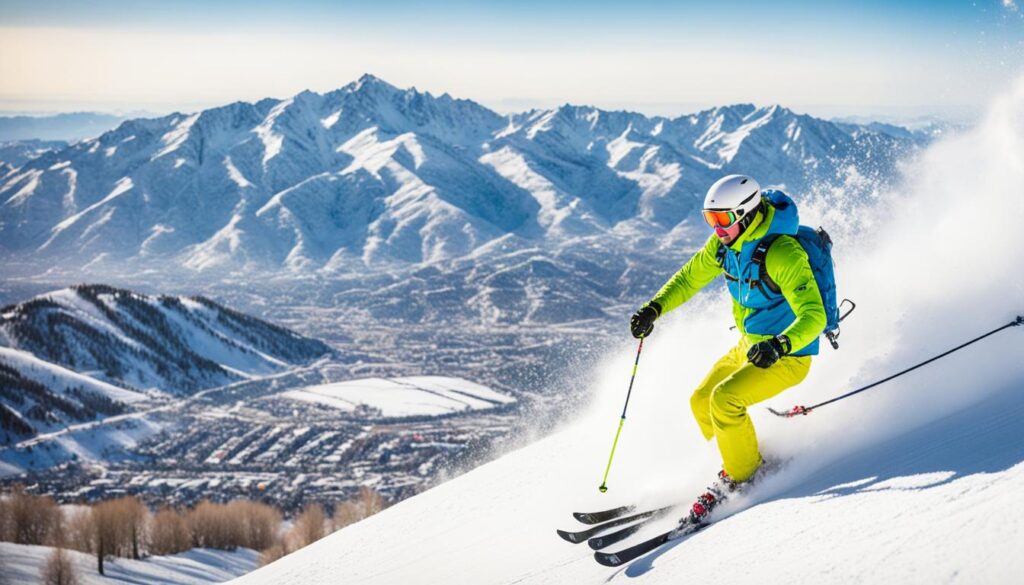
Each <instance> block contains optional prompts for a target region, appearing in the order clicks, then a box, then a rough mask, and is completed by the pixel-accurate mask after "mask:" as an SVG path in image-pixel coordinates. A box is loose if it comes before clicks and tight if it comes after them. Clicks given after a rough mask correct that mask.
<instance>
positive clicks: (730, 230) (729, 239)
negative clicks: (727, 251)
mask: <svg viewBox="0 0 1024 585" xmlns="http://www.w3.org/2000/svg"><path fill="white" fill-rule="evenodd" d="M715 235H716V236H718V241H719V242H722V243H723V244H725V245H726V246H728V245H729V244H731V243H733V242H735V241H736V238H738V237H740V222H738V221H737V222H734V223H733V224H732V225H731V226H729V227H727V228H724V227H715Z"/></svg>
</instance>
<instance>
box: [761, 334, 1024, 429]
mask: <svg viewBox="0 0 1024 585" xmlns="http://www.w3.org/2000/svg"><path fill="white" fill-rule="evenodd" d="M1020 325H1024V315H1018V316H1017V318H1016V319H1014V320H1013V321H1010V322H1009V323H1007V324H1006V325H1003V326H1002V327H997V328H995V329H993V330H992V331H989V332H988V333H985V334H983V335H979V336H978V337H975V338H974V339H972V340H970V341H967V342H964V343H961V344H960V345H958V346H956V347H954V348H953V349H950V350H947V351H944V352H942V353H940V354H939V355H937V356H934V357H931V358H928V359H926V360H925V361H923V362H921V363H919V364H916V365H913V366H911V367H909V368H907V369H905V370H903V371H901V372H896V373H895V374H893V375H891V376H889V377H887V378H882V379H881V380H879V381H877V382H872V383H871V384H868V385H867V386H863V387H861V388H857V389H856V390H851V391H850V392H847V393H846V394H843V395H841V396H836V397H835V398H832V399H830V400H826V401H825V402H820V403H818V404H815V405H813V406H794V407H793V408H791V409H789V410H781V411H780V410H775V409H774V408H771V407H769V408H768V410H769V411H770V412H771V413H772V414H774V415H775V416H781V417H782V418H793V417H794V416H799V415H801V414H802V415H805V416H806V415H808V414H810V413H811V411H812V410H814V409H816V408H820V407H822V406H825V405H826V404H832V403H833V402H839V401H840V400H843V399H844V398H849V397H850V396H853V395H854V394H860V393H861V392H863V391H865V390H869V389H871V388H874V387H875V386H878V385H879V384H884V383H886V382H888V381H889V380H893V379H896V378H899V377H900V376H902V375H903V374H907V373H909V372H912V371H914V370H916V369H917V368H920V367H922V366H925V365H928V364H930V363H932V362H934V361H935V360H938V359H941V358H944V357H946V356H947V355H949V354H951V353H953V352H955V351H958V350H961V349H963V348H965V347H967V346H968V345H971V344H972V343H977V342H979V341H981V340H982V339H985V338H986V337H988V336H989V335H995V334H996V333H999V332H1000V331H1002V330H1003V329H1009V328H1010V327H1017V326H1020Z"/></svg>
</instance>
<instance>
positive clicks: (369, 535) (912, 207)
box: [234, 83, 1024, 585]
mask: <svg viewBox="0 0 1024 585" xmlns="http://www.w3.org/2000/svg"><path fill="white" fill-rule="evenodd" d="M719 142H722V140H719ZM1021 160H1024V83H1022V84H1019V85H1017V86H1016V87H1014V88H1013V90H1012V91H1011V92H1009V94H1008V95H1006V96H1004V97H1002V98H1001V99H999V100H997V101H996V102H995V103H994V104H993V105H992V107H991V109H990V112H989V114H988V116H987V117H986V119H985V120H984V121H983V122H982V123H981V124H980V126H979V127H978V128H977V129H975V130H974V131H972V132H970V133H968V134H965V135H964V136H961V137H957V138H952V139H946V140H943V141H941V142H939V143H937V144H935V145H934V146H932V147H930V148H929V149H928V151H927V152H925V153H924V155H923V156H922V157H921V158H920V160H917V161H913V162H912V163H911V167H910V169H909V172H908V177H909V178H910V180H909V181H907V182H906V184H903V185H900V186H899V188H898V189H897V190H895V191H894V192H892V193H885V194H884V195H885V196H884V197H881V198H879V199H878V200H877V201H865V202H861V204H860V205H859V206H851V205H847V206H845V207H843V208H840V207H838V206H833V207H815V206H805V207H804V208H802V209H801V213H802V216H803V220H804V223H809V224H811V225H817V224H818V223H822V224H824V225H827V226H829V227H830V229H831V230H832V231H833V236H834V239H835V241H836V242H837V249H836V255H837V258H838V263H839V267H840V268H839V286H840V291H841V294H843V295H844V296H849V297H851V298H853V299H855V300H856V301H857V302H858V305H859V308H858V309H857V311H856V312H855V313H854V315H853V316H852V317H851V318H850V320H849V321H848V322H847V323H846V324H845V325H844V328H843V329H844V332H843V335H842V337H841V343H842V348H841V349H840V350H839V352H835V353H833V352H832V351H831V350H830V349H824V350H823V352H824V353H823V354H822V355H821V356H819V357H818V358H816V359H815V364H814V367H813V368H812V370H811V373H810V375H809V376H808V378H807V380H805V382H804V383H802V384H801V385H800V386H799V387H797V388H795V389H792V390H790V391H788V392H786V393H785V394H783V395H781V396H779V397H776V398H774V399H772V400H770V401H769V404H771V405H773V406H776V407H788V406H791V405H793V404H795V403H803V404H810V403H814V402H816V401H820V400H823V399H826V398H829V397H831V396H834V395H836V394H838V393H840V392H841V391H843V390H844V389H847V388H849V387H853V386H857V385H861V384H864V383H867V382H870V381H873V380H876V379H878V378H880V377H882V376H885V375H887V374H889V373H892V372H894V371H896V370H899V369H901V368H903V367H905V366H907V365H910V364H912V363H915V362H918V361H921V360H923V359H925V358H926V357H930V356H931V355H934V354H935V353H938V352H939V351H942V350H945V349H948V348H949V347H952V346H954V345H956V344H958V343H960V342H961V341H963V340H966V339H969V338H971V337H973V336H975V335H977V334H979V333H982V332H984V331H986V330H988V329H992V328H995V327H997V326H999V325H1002V324H1004V323H1007V322H1009V321H1011V320H1012V319H1013V318H1014V317H1015V316H1016V315H1019V314H1021V313H1024V305H1022V303H1024V300H1022V299H1024V274H1022V273H1021V272H1020V271H1018V270H1012V269H1011V270H1007V267H1014V266H1019V265H1021V264H1022V263H1024V248H1022V246H1021V245H1020V244H1021V242H1020V235H1019V226H1020V225H1021V223H1022V222H1024V206H1021V205H1020V201H1019V197H1018V195H1017V191H1018V189H1017V185H1019V184H1021V182H1022V181H1024V167H1022V166H1021V165H1020V161H1021ZM965 194H969V196H965ZM979 208H983V209H999V210H1001V213H999V214H989V215H988V216H987V218H988V222H987V223H986V225H985V226H983V228H982V229H983V230H984V234H983V237H984V242H985V245H986V246H988V247H989V248H990V249H991V250H998V251H999V252H998V253H995V254H990V253H985V252H984V251H981V252H979V247H978V246H977V245H976V244H977V237H976V236H975V234H973V233H971V234H967V233H965V232H964V229H965V224H964V221H965V218H970V217H973V215H972V214H973V213H974V212H975V211H976V210H977V209H979ZM908 215H912V221H909V220H908V221H899V219H902V218H906V217H907V216H908ZM966 227H967V228H971V227H974V225H973V224H970V225H967V226H966ZM922 246H926V247H927V250H928V252H929V253H927V254H921V253H919V252H920V250H921V247H922ZM727 315H728V300H727V299H726V298H723V296H722V294H721V293H720V292H719V293H717V294H709V295H703V296H702V297H699V298H698V299H696V300H694V301H692V303H691V304H690V305H688V306H687V307H685V308H684V309H681V310H679V311H677V312H676V313H675V314H673V315H671V316H669V317H666V318H663V320H662V321H661V322H659V324H658V327H657V328H656V330H655V332H654V335H653V337H652V338H651V340H650V342H649V348H648V349H645V353H644V358H643V361H642V362H641V364H640V369H639V374H638V380H637V387H636V388H635V389H634V394H633V402H632V403H631V406H630V417H629V420H628V422H627V424H626V427H625V430H624V432H623V438H622V442H620V444H619V450H618V452H617V454H616V460H615V466H614V467H613V469H612V475H611V478H610V480H609V486H610V488H611V489H610V490H609V492H608V493H607V494H604V495H601V494H599V493H598V492H597V490H596V486H597V484H598V483H599V482H600V473H601V471H602V470H603V468H604V463H605V460H606V459H605V458H606V456H607V451H606V449H607V448H608V446H609V444H610V441H611V434H612V433H613V432H614V426H615V424H616V423H617V420H618V416H619V409H620V408H621V400H622V398H623V392H624V386H625V383H626V381H627V379H628V370H629V368H630V366H631V361H632V360H631V358H632V356H631V355H630V354H631V350H632V349H633V346H632V344H626V345H623V346H621V347H617V348H613V349H612V350H611V351H610V352H609V357H608V360H607V362H606V363H605V364H603V365H602V366H601V367H600V368H599V369H598V370H597V371H594V372H580V373H579V374H580V375H584V376H588V377H589V378H590V379H591V380H592V382H593V387H594V389H595V390H594V395H593V401H592V404H591V405H590V408H589V409H587V410H586V411H585V412H583V413H581V415H580V416H578V417H576V419H575V422H574V423H572V424H571V425H568V426H567V427H566V428H564V429H563V430H562V431H561V432H559V433H557V434H555V435H553V436H550V437H548V438H546V439H543V440H541V441H539V442H537V443H534V444H532V445H529V446H527V447H524V448H522V449H520V450H518V451H515V452H513V453H510V454H508V455H506V456H505V457H503V458H501V459H499V460H497V461H494V462H492V463H490V464H487V465H485V466H483V467H481V468H479V469H477V470H474V471H473V472H470V473H468V474H466V475H463V476H461V477H459V478H457V479H455V480H452V481H450V482H448V483H446V484H443V485H441V486H440V487H438V488H435V489H433V490H430V491H428V492H426V493H424V494H422V495H419V496H417V497H414V498H411V499H409V500H406V501H404V502H402V503H400V504H398V505H396V506H394V507H393V508H390V509H388V510H386V511H384V512H383V513H381V514H378V515H377V516H374V517H372V518H370V519H368V520H365V521H363V522H360V523H358V524H356V525H353V526H351V527H348V528H346V529H344V530H342V531H340V532H339V533H336V534H334V535H331V536H329V537H328V538H326V539H324V540H322V541H320V542H317V543H315V544H314V545H312V546H310V547H308V548H305V549H302V550H300V551H298V552H297V553H294V554H292V555H290V556H288V557H285V558H284V559H282V560H280V561H278V562H276V563H274V564H272V565H269V566H268V567H265V568H263V569H260V570H258V571H256V572H254V573H251V574H249V575H246V576H244V577H242V578H240V579H238V580H236V581H234V583H238V584H239V585H254V584H270V583H293V582H294V583H299V582H301V583H308V584H311V585H318V584H321V583H323V584H326V583H336V582H341V581H344V582H355V583H396V584H397V583H403V584H404V583H446V582H447V583H599V582H608V581H622V582H629V580H630V579H637V581H636V582H645V583H680V582H688V583H689V582H693V583H704V582H724V583H731V582H749V583H779V582H785V583H808V584H811V583H814V584H817V583H864V582H886V583H889V582H891V583H904V582H915V583H918V582H919V583H935V582H963V583H1014V582H1018V581H1019V576H1020V575H1021V574H1022V571H1024V557H1021V555H1020V534H1021V530H1022V529H1024V507H1022V506H1021V505H1020V504H1021V496H1020V494H1021V493H1024V439H1022V437H1024V422H1022V421H1024V360H1021V354H1020V352H1021V348H1022V347H1024V341H1022V339H1024V338H1022V335H1024V330H1021V328H1015V329H1010V330H1008V331H1005V332H1003V333H1000V334H999V335H998V336H996V337H993V338H990V339H989V340H986V341H984V342H982V343H983V344H982V345H977V346H972V347H971V348H969V349H967V350H964V351H962V352H960V353H957V354H955V355H953V356H950V357H948V358H945V359H944V360H942V361H940V362H938V363H936V364H934V365H931V366H929V367H928V368H926V369H923V370H920V371H917V372H914V373H912V374H909V375H908V376H906V377H903V378H899V379H898V380H896V381H893V382H891V383H889V384H887V385H885V386H882V387H879V388H876V389H874V390H872V391H871V392H869V393H866V394H864V395H861V396H858V397H856V398H851V399H850V400H848V401H846V402H841V403H837V404H834V405H831V406H829V407H828V408H825V409H822V410H820V411H817V412H815V413H813V414H812V415H810V416H808V417H806V418H805V417H801V418H798V419H792V420H783V419H777V418H774V417H772V416H771V415H769V414H767V413H766V411H765V410H764V409H763V408H761V407H760V406H758V407H755V408H753V409H752V410H751V416H753V417H754V419H755V422H756V424H757V426H758V430H759V433H760V437H761V450H762V452H763V453H764V454H765V455H767V456H769V457H775V458H780V459H788V460H791V461H790V463H789V464H788V465H787V466H786V467H785V468H784V470H783V471H782V472H781V473H779V474H778V475H777V476H775V477H774V478H772V479H770V480H768V481H766V482H765V483H764V484H762V485H761V486H760V487H759V488H758V489H757V490H756V491H755V492H754V493H752V494H751V495H750V496H749V497H748V498H746V499H745V500H735V501H733V502H731V503H730V504H729V505H728V506H725V507H723V509H721V510H720V511H719V513H718V519H719V522H718V523H716V524H714V525H712V526H711V527H710V528H708V529H706V530H705V531H703V532H701V533H699V534H697V535H695V536H693V537H692V538H689V539H687V540H684V541H681V542H678V543H675V544H673V545H671V546H668V547H665V548H664V549H662V550H660V551H658V552H656V553H654V554H652V555H650V556H648V557H645V558H642V559H639V560H637V561H635V562H633V563H631V564H629V565H628V566H626V567H625V568H623V569H621V570H618V571H613V570H609V569H606V568H604V567H600V566H599V565H597V564H595V563H594V562H593V560H592V559H591V555H590V551H589V549H586V548H581V546H582V545H570V544H567V543H565V542H563V541H561V540H560V539H558V538H557V537H556V536H555V534H554V529H555V528H556V527H571V526H573V525H574V521H573V520H572V519H571V517H570V516H569V513H570V512H572V511H574V510H583V509H597V508H604V507H611V506H614V505H619V504H622V503H627V502H637V503H640V504H644V505H653V504H660V503H666V502H676V501H687V500H691V499H692V498H693V497H694V496H695V495H696V494H697V493H699V491H700V490H701V489H702V488H703V485H704V484H705V482H706V481H708V480H709V479H710V478H711V477H712V476H713V474H714V472H715V471H716V469H717V466H718V459H717V453H716V452H715V449H714V446H713V445H708V444H706V443H704V442H703V441H702V440H701V439H700V437H699V433H698V432H697V429H696V425H695V423H693V422H692V420H691V417H690V414H689V405H688V402H689V401H688V398H689V392H690V390H691V389H692V388H693V387H694V386H695V385H696V384H697V383H698V382H699V380H700V379H701V378H702V377H703V375H704V373H705V372H706V370H707V367H708V365H709V364H710V363H711V362H712V360H714V359H715V358H716V357H717V356H718V355H721V354H722V353H723V352H724V351H725V350H726V349H727V348H728V347H729V346H730V344H731V343H733V342H734V337H733V336H734V333H732V332H729V331H728V330H726V323H727ZM528 439H529V437H526V436H524V442H528ZM668 522H669V523H671V520H669V521H668ZM657 528H659V526H651V527H649V528H648V529H647V530H646V531H645V532H643V533H641V534H639V535H637V536H635V537H634V538H633V540H631V541H629V542H632V541H635V540H636V539H638V538H641V537H642V536H644V535H646V534H649V533H650V532H651V531H655V530H656V529H657ZM629 542H627V543H625V544H629Z"/></svg>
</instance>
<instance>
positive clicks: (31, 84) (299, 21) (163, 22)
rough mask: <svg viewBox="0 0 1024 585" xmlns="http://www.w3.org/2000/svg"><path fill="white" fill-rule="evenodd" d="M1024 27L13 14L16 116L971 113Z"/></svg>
mask: <svg viewBox="0 0 1024 585" xmlns="http://www.w3.org/2000/svg"><path fill="white" fill-rule="evenodd" d="M1022 9H1024V7H1018V6H1017V5H1016V3H1015V2H1011V1H1010V0H977V1H975V2H970V1H930V2H900V3H898V4H897V3H887V2H874V1H869V2H863V1H862V2H816V3H810V2H786V1H779V2H772V3H768V2H714V3H710V2H709V3H696V2H678V1H677V2H656V1H634V2H605V1H591V2H566V1H561V2H560V1H557V0H549V1H547V2H541V1H535V0H519V1H516V2H501V3H498V2H491V3H488V2H468V1H451V0H449V1H445V2H432V3H423V2H418V3H417V2H404V1H398V0H378V1H376V2H338V1H334V2H328V1H313V0H305V1H291V2H268V1H265V0H249V1H247V2H241V1H234V0H221V1H217V2H214V1H209V0H207V1H199V0H176V1H173V2H171V1H161V2H157V1H152V0H142V1H139V0H136V1H133V2H115V1H109V0H95V1H92V2H80V1H71V0H55V1H50V2H47V1H38V0H37V1H34V2H26V1H10V0H0V79H3V80H4V81H3V82H2V85H0V110H4V111H67V110H78V109H95V110H137V109H144V110H149V111H154V112H166V111H171V110H192V109H197V108H201V107H208V106H212V105H218V104H222V103H226V102H230V101H234V100H239V99H243V100H254V99H259V98H261V97H267V96H273V97H285V96H288V95H293V94H294V93H297V92H298V91H301V90H302V89H307V88H308V89H313V90H315V91H327V90H330V89H333V88H336V87H340V86H342V85H344V84H346V83H348V82H350V81H352V80H353V79H355V78H357V77H358V76H359V75H361V74H362V73H364V72H370V73H373V74H375V75H377V76H379V77H382V78H384V79H386V80H388V81H390V82H391V83H393V84H395V85H398V86H401V87H408V86H416V87H417V88H420V89H424V90H428V91H431V92H434V93H443V92H448V93H451V94H452V95H455V96H457V97H465V98H470V99H474V100H477V101H479V102H481V103H484V104H485V105H488V106H491V107H493V108H496V109H498V110H502V111H509V110H518V109H523V108H527V107H546V106H552V105H557V104H561V103H565V102H570V103H585V104H593V105H597V106H600V107H605V108H624V109H633V110H639V111H644V112H646V113H658V114H674V113H682V112H686V111H692V110H694V109H697V108H700V107H706V106H710V105H716V104H723V103H736V102H754V103H761V104H765V103H781V104H783V105H787V106H789V107H793V108H794V109H798V110H802V111H809V112H811V113H816V114H819V115H841V114H893V115H899V116H906V115H911V114H915V113H922V114H924V113H957V112H964V111H970V110H972V109H977V108H980V107H982V106H983V105H984V104H985V103H986V102H987V101H988V100H989V99H990V98H991V96H992V95H994V94H996V93H998V92H999V91H1000V90H1002V89H1003V88H1006V87H1007V86H1008V85H1009V84H1010V83H1011V82H1012V80H1014V79H1015V78H1016V77H1018V76H1019V75H1020V74H1021V72H1022V70H1024V14H1022Z"/></svg>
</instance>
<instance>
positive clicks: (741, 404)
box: [690, 339, 811, 481]
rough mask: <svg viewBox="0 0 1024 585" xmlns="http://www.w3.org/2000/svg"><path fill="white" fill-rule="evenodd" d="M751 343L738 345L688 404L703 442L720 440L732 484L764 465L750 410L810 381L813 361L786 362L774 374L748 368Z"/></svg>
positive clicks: (774, 368)
mask: <svg viewBox="0 0 1024 585" xmlns="http://www.w3.org/2000/svg"><path fill="white" fill-rule="evenodd" d="M749 349H750V342H749V341H747V340H746V339H741V340H740V342H739V344H738V345H736V346H735V347H733V348H732V349H730V350H729V352H728V353H727V354H725V355H724V356H722V358H721V359H719V360H718V362H717V363H716V364H715V365H714V367H712V368H711V371H710V372H708V375H707V377H706V378H704V381H703V382H701V384H700V386H699V387H698V388H697V390H696V391H695V392H694V393H693V396H692V397H691V398H690V407H691V408H692V409H693V416H694V417H695V418H696V419H697V424H698V425H700V431H701V432H702V433H704V438H705V439H707V440H709V441H710V440H711V438H712V437H715V438H717V439H718V450H719V451H721V453H722V464H723V466H724V468H725V472H726V473H728V474H729V477H731V478H732V479H733V480H734V481H745V480H747V479H749V478H750V476H752V475H754V472H755V471H757V468H758V466H759V465H760V464H761V453H760V451H759V450H758V448H757V433H756V432H754V424H753V423H751V422H750V417H749V416H748V415H747V407H748V406H751V405H753V404H757V403H758V402H761V401H763V400H767V399H769V398H771V397H772V396H775V395H776V394H778V393H779V392H782V391H783V390H785V389H786V388H789V387H791V386H795V385H797V384H799V383H800V382H802V381H803V379H804V378H805V377H807V372H808V371H810V369H811V356H786V357H783V358H782V359H780V360H779V361H777V362H775V364H773V365H772V366H771V367H770V368H758V367H757V366H755V365H754V364H751V363H749V362H747V350H749Z"/></svg>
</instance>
